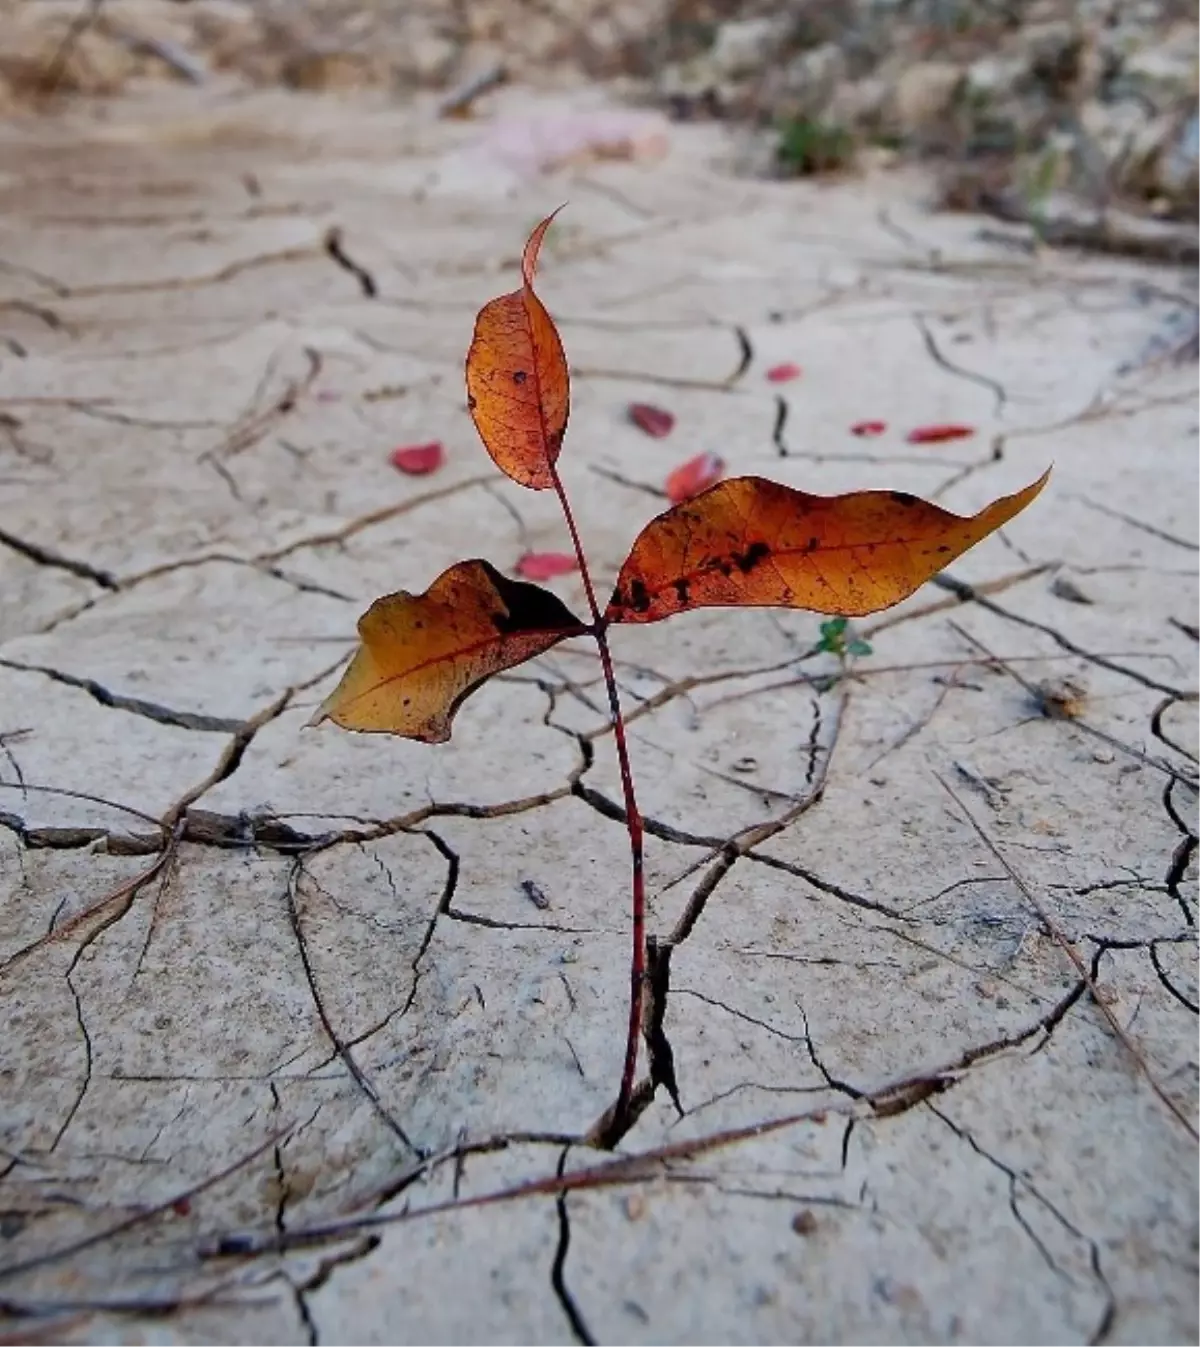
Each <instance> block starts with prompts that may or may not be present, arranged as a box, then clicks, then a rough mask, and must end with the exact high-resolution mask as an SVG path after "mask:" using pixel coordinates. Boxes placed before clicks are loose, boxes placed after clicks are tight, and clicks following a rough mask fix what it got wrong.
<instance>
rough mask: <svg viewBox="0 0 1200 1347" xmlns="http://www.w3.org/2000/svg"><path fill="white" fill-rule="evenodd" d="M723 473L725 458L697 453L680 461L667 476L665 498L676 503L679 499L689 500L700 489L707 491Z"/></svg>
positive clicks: (696, 494) (698, 492)
mask: <svg viewBox="0 0 1200 1347" xmlns="http://www.w3.org/2000/svg"><path fill="white" fill-rule="evenodd" d="M724 475H725V460H724V459H723V458H719V457H718V456H717V455H716V454H697V455H696V457H695V458H689V459H688V461H687V462H686V463H681V464H680V465H679V467H677V468H676V469H675V471H674V472H672V473H671V474H670V475H669V476H668V477H667V482H666V487H667V499H668V500H669V501H671V502H672V503H673V504H676V505H678V504H679V502H680V501H684V500H691V498H692V497H693V496H698V495H699V494H700V493H701V491H707V490H708V488H709V487H710V486H712V484H713V483H714V482H719V481H720V480H721V478H722V477H723V476H724Z"/></svg>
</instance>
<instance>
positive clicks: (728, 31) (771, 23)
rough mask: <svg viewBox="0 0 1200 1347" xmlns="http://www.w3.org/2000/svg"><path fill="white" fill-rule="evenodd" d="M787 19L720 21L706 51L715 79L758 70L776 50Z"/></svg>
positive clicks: (731, 77) (738, 76)
mask: <svg viewBox="0 0 1200 1347" xmlns="http://www.w3.org/2000/svg"><path fill="white" fill-rule="evenodd" d="M787 28H788V23H787V20H786V19H778V18H764V19H739V20H736V21H734V22H731V23H723V24H721V26H720V27H719V28H718V29H717V35H716V38H715V40H714V42H713V44H712V50H711V51H710V52H709V61H710V63H711V66H712V71H713V74H714V75H715V76H716V78H717V79H718V80H722V79H740V78H741V77H742V76H744V75H752V74H754V73H755V72H757V71H758V70H761V69H762V67H763V65H764V64H765V63H766V62H767V61H769V60H771V59H772V58H773V57H774V56H775V55H776V54H777V53H778V50H779V47H780V44H781V43H782V42H783V40H784V37H785V35H786V33H787Z"/></svg>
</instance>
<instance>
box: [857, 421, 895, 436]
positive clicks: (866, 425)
mask: <svg viewBox="0 0 1200 1347" xmlns="http://www.w3.org/2000/svg"><path fill="white" fill-rule="evenodd" d="M886 429H887V422H886V421H855V423H854V424H853V425H852V426H851V427H850V434H851V435H857V436H859V438H860V439H864V440H865V439H870V438H871V436H873V435H882V434H883V432H884V431H885V430H886Z"/></svg>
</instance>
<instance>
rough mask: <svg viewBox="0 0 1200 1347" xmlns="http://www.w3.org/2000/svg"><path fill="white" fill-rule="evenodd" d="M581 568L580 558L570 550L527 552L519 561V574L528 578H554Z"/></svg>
mask: <svg viewBox="0 0 1200 1347" xmlns="http://www.w3.org/2000/svg"><path fill="white" fill-rule="evenodd" d="M578 569H579V559H578V557H575V556H573V555H572V554H571V553H570V552H526V553H525V555H524V556H523V557H521V558H520V560H519V561H518V562H517V565H516V571H517V574H518V575H521V576H524V577H525V579H526V580H553V579H554V577H555V576H556V575H566V574H568V573H569V572H570V571H577V570H578Z"/></svg>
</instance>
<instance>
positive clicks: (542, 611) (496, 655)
mask: <svg viewBox="0 0 1200 1347" xmlns="http://www.w3.org/2000/svg"><path fill="white" fill-rule="evenodd" d="M583 630H584V627H583V624H582V623H581V622H580V621H579V619H578V618H577V617H575V615H574V614H573V613H572V612H571V611H570V609H568V608H567V607H566V606H565V605H564V604H563V603H562V602H561V600H559V599H558V598H557V597H556V596H555V595H553V594H551V593H550V591H549V590H546V589H540V588H539V587H538V586H537V585H527V584H523V583H522V582H521V581H519V580H509V579H508V578H507V577H506V576H503V575H501V574H500V572H499V571H498V570H496V569H495V567H493V566H491V565H490V564H489V563H488V562H486V561H460V562H457V563H456V564H455V565H453V566H451V567H450V569H449V570H448V571H443V572H442V574H441V575H439V576H438V578H437V579H436V580H435V581H434V582H433V584H432V585H430V586H429V588H428V589H427V590H426V591H425V593H424V594H409V593H407V592H406V591H404V590H401V592H400V593H399V594H388V595H386V596H385V597H384V598H382V599H376V600H375V602H374V603H373V604H372V605H371V606H370V608H368V609H367V611H366V613H364V614H363V616H362V617H361V618H360V619H359V622H358V634H359V638H360V641H361V644H360V645H359V647H358V649H357V651H355V654H354V658H353V659H352V660H351V661H350V666H349V668H348V669H347V670H346V672H345V673H344V674H343V675H342V680H341V682H340V683H339V684H338V685H337V687H336V688H334V690H333V692H332V693H330V695H329V696H328V697H326V699H325V700H324V702H322V703H321V707H320V709H319V710H318V711H317V713H316V715H315V716H314V717H313V718H312V720H310V721H309V724H310V725H319V724H320V723H321V722H322V721H323V720H332V721H333V722H334V723H335V724H337V725H340V726H341V727H342V728H343V729H344V730H369V731H375V732H377V733H383V734H399V735H403V736H404V737H405V738H407V739H422V740H424V741H425V742H426V743H429V744H440V743H444V742H445V741H446V740H447V739H449V738H450V722H451V721H452V720H453V719H454V714H455V712H456V711H457V710H458V708H459V707H460V706H461V705H462V703H463V701H464V700H465V699H466V698H467V697H468V696H469V695H470V694H471V693H472V692H474V691H475V689H476V688H477V687H479V686H480V684H481V683H483V682H485V681H486V680H487V679H488V678H490V677H491V676H492V674H495V673H499V672H500V670H501V669H511V668H512V667H513V665H515V664H522V663H524V661H525V660H527V659H532V658H533V657H534V656H535V655H540V654H541V653H542V652H543V651H545V650H549V649H550V647H551V646H553V645H557V644H558V643H559V641H562V640H564V639H565V638H566V637H568V636H575V635H578V634H579V633H580V632H581V631H583Z"/></svg>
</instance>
